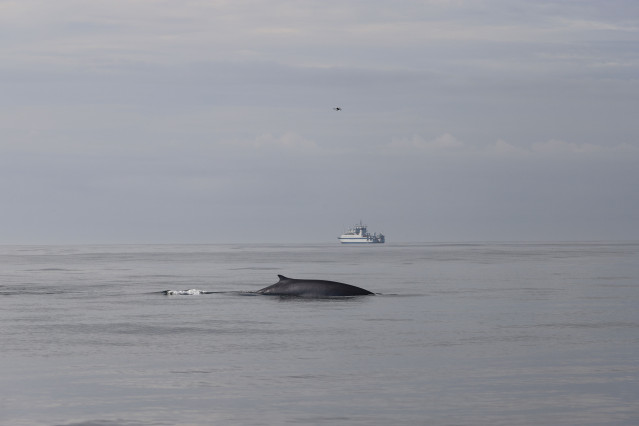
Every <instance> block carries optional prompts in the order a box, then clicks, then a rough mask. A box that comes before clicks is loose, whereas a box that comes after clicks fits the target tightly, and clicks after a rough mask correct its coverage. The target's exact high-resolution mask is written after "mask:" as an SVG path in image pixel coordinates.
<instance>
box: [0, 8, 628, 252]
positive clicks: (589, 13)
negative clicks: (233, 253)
mask: <svg viewBox="0 0 639 426" xmlns="http://www.w3.org/2000/svg"><path fill="white" fill-rule="evenodd" d="M335 106H340V107H342V108H343V109H342V111H334V110H333V107H335ZM638 135H639V2H637V1H636V0H607V1H600V0H584V1H571V0H557V1H540V0H534V1H533V0H530V1H526V0H495V1H487V0H486V1H484V0H422V1H405V0H393V1H388V0H366V1H364V0H353V1H349V0H340V1H333V0H268V1H266V0H261V1H244V0H233V1H224V0H219V1H217V0H179V1H176V0H90V1H89V0H56V1H50V0H15V1H5V0H0V196H1V197H2V200H1V207H0V244H22V243H25V244H32V243H228V242H308V243H319V242H334V243H335V244H337V237H338V236H339V234H341V233H342V232H343V231H344V230H345V229H346V228H347V227H348V226H349V225H352V224H354V223H355V222H359V220H360V219H361V220H363V221H364V222H365V223H367V224H368V225H369V230H371V231H377V232H384V233H385V234H386V236H387V239H388V242H410V241H426V242H438V241H478V240H481V241H501V240H507V241H514V240H517V241H519V240H535V241H539V240H628V239H639V141H638V138H637V137H638Z"/></svg>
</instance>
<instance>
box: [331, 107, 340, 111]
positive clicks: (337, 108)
mask: <svg viewBox="0 0 639 426" xmlns="http://www.w3.org/2000/svg"><path fill="white" fill-rule="evenodd" d="M333 109H334V110H335V111H341V110H342V108H341V107H335V108H333Z"/></svg>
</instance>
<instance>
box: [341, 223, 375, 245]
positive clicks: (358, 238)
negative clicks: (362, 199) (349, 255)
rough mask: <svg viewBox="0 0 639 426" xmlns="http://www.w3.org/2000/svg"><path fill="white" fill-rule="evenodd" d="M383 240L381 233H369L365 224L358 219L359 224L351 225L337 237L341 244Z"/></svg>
mask: <svg viewBox="0 0 639 426" xmlns="http://www.w3.org/2000/svg"><path fill="white" fill-rule="evenodd" d="M384 241H385V238H384V235H383V234H377V233H375V234H370V233H369V232H368V231H367V230H366V225H362V221H361V220H360V221H359V225H355V226H353V227H352V228H351V229H349V230H348V231H346V232H345V233H343V234H342V235H341V236H340V237H339V242H340V243H342V244H375V243H378V244H379V243H383V242H384Z"/></svg>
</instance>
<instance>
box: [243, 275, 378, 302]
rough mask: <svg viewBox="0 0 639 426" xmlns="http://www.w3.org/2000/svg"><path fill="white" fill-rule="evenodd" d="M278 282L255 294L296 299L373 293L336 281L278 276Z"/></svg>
mask: <svg viewBox="0 0 639 426" xmlns="http://www.w3.org/2000/svg"><path fill="white" fill-rule="evenodd" d="M278 277H279V279H280V280H279V281H278V282H277V283H275V284H273V285H270V286H268V287H264V288H263V289H261V290H257V291H256V292H255V293H257V294H264V295H269V296H296V297H314V298H322V297H341V296H366V295H374V294H375V293H373V292H371V291H368V290H366V289H363V288H361V287H356V286H354V285H350V284H344V283H340V282H337V281H327V280H300V279H295V278H288V277H285V276H284V275H278Z"/></svg>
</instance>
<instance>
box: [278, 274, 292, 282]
mask: <svg viewBox="0 0 639 426" xmlns="http://www.w3.org/2000/svg"><path fill="white" fill-rule="evenodd" d="M277 277H278V278H279V279H280V281H284V280H288V279H289V278H287V277H285V276H284V275H279V274H278V275H277Z"/></svg>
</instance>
